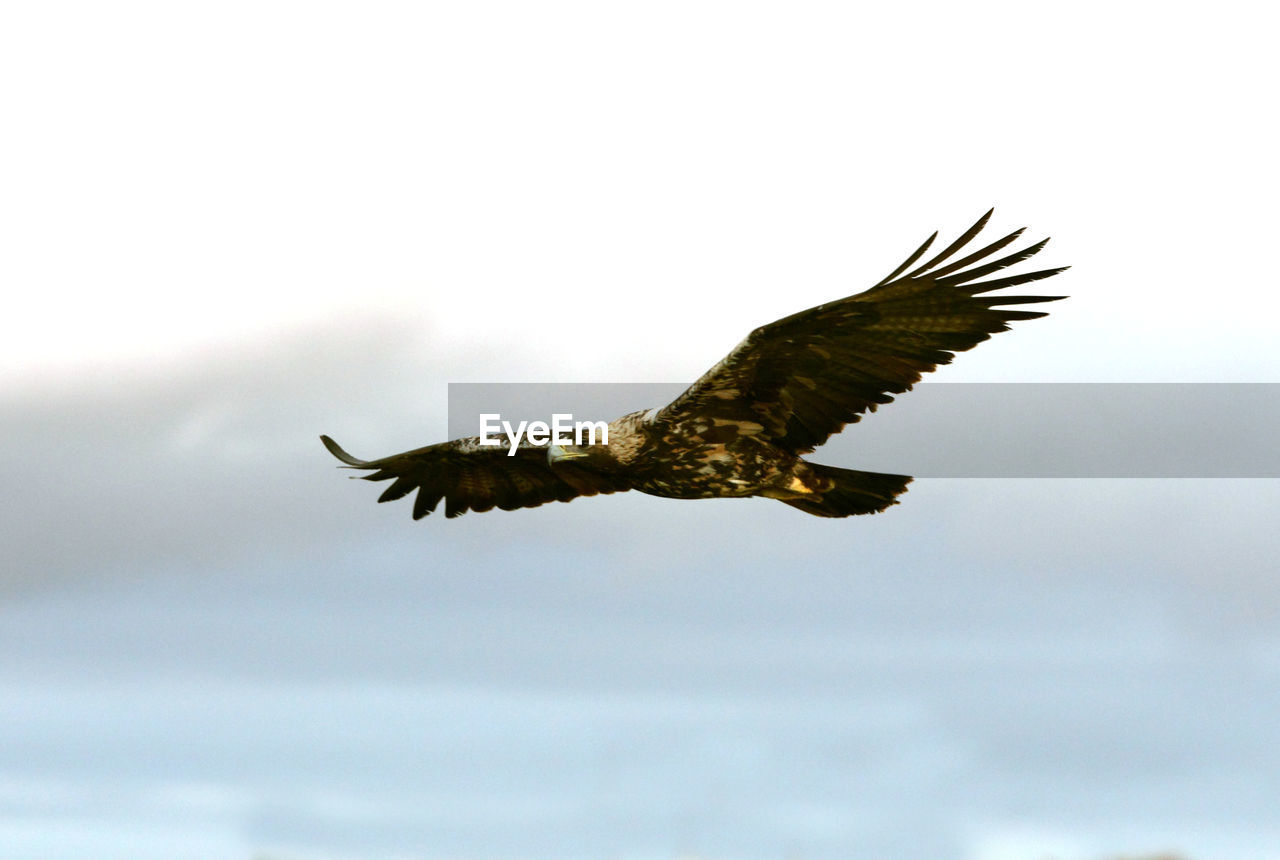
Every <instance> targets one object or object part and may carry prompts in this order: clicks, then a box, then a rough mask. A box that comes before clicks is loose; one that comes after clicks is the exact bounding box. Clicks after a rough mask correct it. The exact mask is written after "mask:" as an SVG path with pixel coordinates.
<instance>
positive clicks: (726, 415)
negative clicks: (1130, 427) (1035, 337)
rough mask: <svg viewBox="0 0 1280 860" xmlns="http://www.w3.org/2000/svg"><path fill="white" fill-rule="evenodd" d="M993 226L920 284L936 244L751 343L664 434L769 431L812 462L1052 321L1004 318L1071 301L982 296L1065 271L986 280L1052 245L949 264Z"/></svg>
mask: <svg viewBox="0 0 1280 860" xmlns="http://www.w3.org/2000/svg"><path fill="white" fill-rule="evenodd" d="M993 211H994V210H993ZM990 217H991V212H990V211H989V212H987V213H986V214H985V215H983V216H982V217H981V218H980V219H978V222H977V223H976V224H974V225H973V226H972V227H970V228H969V229H968V230H966V231H965V233H964V235H962V236H961V237H960V238H959V239H956V241H954V242H952V243H951V244H950V245H949V246H947V248H946V249H945V250H943V251H942V252H941V253H940V254H938V255H937V256H935V257H933V258H932V259H930V260H929V261H928V262H926V263H924V264H923V265H921V266H919V267H918V268H916V269H913V270H912V271H910V272H907V269H908V268H909V267H910V266H911V265H912V264H914V263H915V262H916V260H918V259H920V257H921V256H923V255H924V252H925V251H926V250H927V249H928V248H929V246H930V245H931V244H932V243H933V240H934V239H936V238H937V236H938V234H937V233H934V234H933V235H932V236H930V237H929V238H928V239H926V240H925V242H924V244H923V245H921V246H920V247H919V248H918V249H917V250H916V252H915V253H914V254H912V255H911V256H910V257H908V258H907V260H906V262H904V263H903V264H902V265H901V266H899V267H898V268H896V269H894V270H893V272H892V273H891V274H890V275H889V276H888V277H887V278H885V279H884V280H883V281H881V282H880V283H878V284H876V285H875V286H874V287H872V288H871V289H869V290H867V291H866V292H863V293H859V294H857V295H855V296H849V297H848V298H844V299H839V300H837V301H834V302H828V303H827V304H824V305H819V306H817V307H815V308H810V309H809V310H807V311H801V312H800V313H798V314H793V315H791V316H789V317H786V318H784V319H780V320H778V321H777V322H773V323H770V324H768V325H766V326H761V327H760V328H758V329H756V330H755V331H753V332H751V334H750V335H748V336H747V339H746V340H744V341H743V342H742V343H740V344H739V345H738V346H737V348H735V349H734V350H733V352H731V353H729V355H728V356H726V357H725V358H724V360H722V361H721V362H720V363H719V364H717V365H716V366H715V367H713V368H711V370H709V371H707V372H706V373H705V374H703V376H702V378H701V379H699V380H698V381H697V382H695V383H694V384H693V385H692V386H691V387H690V388H689V389H688V390H687V391H685V392H684V393H683V394H681V395H680V396H679V397H677V398H676V399H675V400H674V401H672V402H671V403H670V404H669V405H667V406H666V407H664V408H663V409H661V410H659V412H658V413H657V415H656V416H655V417H654V422H655V423H656V424H658V425H659V426H661V425H663V424H668V425H670V424H677V423H681V422H683V421H685V420H688V419H692V418H697V417H707V418H719V419H725V420H727V421H730V422H740V421H748V422H752V423H754V424H760V425H762V426H763V428H764V429H763V430H761V431H760V432H759V434H758V435H760V436H762V437H764V438H767V439H769V440H770V441H772V442H773V443H774V444H775V445H778V446H779V447H782V448H785V449H787V450H791V451H795V452H797V453H805V452H808V451H812V450H813V449H814V448H816V447H817V446H818V445H821V444H822V443H823V442H825V441H826V440H827V438H828V437H829V436H831V435H832V434H833V433H836V432H839V430H840V429H841V428H842V427H844V426H845V425H846V424H852V423H854V422H856V421H857V420H858V419H859V418H860V417H861V415H862V413H864V412H868V411H875V408H876V406H877V405H878V404H881V403H890V402H892V401H893V396H892V395H894V394H901V393H902V392H904V391H908V390H910V388H911V386H912V384H913V383H915V382H918V381H919V380H920V376H921V374H924V373H928V372H929V371H931V370H933V369H935V368H936V367H937V366H938V365H939V364H947V363H948V362H950V361H951V359H952V358H953V357H954V354H955V353H957V352H962V351H964V350H966V349H971V348H972V347H973V346H975V345H976V344H979V343H981V342H982V341H984V340H986V339H987V338H989V337H991V334H992V333H993V332H998V331H1007V330H1008V329H1009V326H1008V325H1007V324H1008V323H1009V322H1011V321H1014V320H1026V319H1035V318H1036V317H1042V316H1045V314H1044V313H1041V312H1037V311H1020V310H1006V309H1004V308H1000V307H997V306H998V305H1020V304H1030V303H1035V302H1049V301H1055V300H1057V299H1061V298H1065V297H1064V296H980V295H979V294H980V293H989V292H991V291H992V290H998V289H1001V288H1002V287H1012V286H1016V285H1018V284H1026V283H1029V282H1031V281H1038V280H1040V279H1041V278H1048V277H1050V276H1051V275H1056V274H1057V273H1058V272H1061V271H1063V270H1064V269H1065V268H1067V267H1065V266H1064V267H1063V268H1060V269H1044V270H1041V271H1037V272H1028V273H1026V274H1022V275H1013V276H1010V277H1004V278H996V279H993V280H989V281H981V280H979V279H980V278H984V277H986V276H987V275H990V274H991V273H993V272H996V271H999V270H1000V269H1003V268H1006V267H1007V266H1012V265H1013V264H1014V263H1019V262H1021V261H1023V260H1025V259H1027V258H1028V257H1030V256H1032V255H1033V254H1035V253H1036V252H1038V251H1039V250H1040V249H1041V248H1043V247H1044V246H1045V244H1046V243H1047V242H1048V241H1049V240H1048V239H1045V240H1044V241H1041V242H1038V243H1036V244H1035V245H1032V246H1031V247H1029V248H1026V249H1025V250H1022V251H1018V252H1016V253H1013V254H1010V255H1008V256H1006V257H1000V258H999V259H995V260H990V261H989V262H982V261H984V260H988V259H989V258H990V257H991V256H992V255H994V254H995V253H996V252H997V251H999V250H1000V249H1001V248H1004V247H1005V246H1006V245H1009V244H1010V243H1011V242H1013V241H1014V240H1016V239H1017V238H1018V237H1019V236H1021V235H1022V232H1023V231H1022V230H1015V231H1014V232H1013V233H1010V234H1009V235H1008V236H1005V237H1004V238H1003V239H999V240H997V241H995V242H992V243H991V244H990V245H987V246H986V247H985V248H982V249H980V250H978V251H974V252H973V253H971V254H968V255H967V256H965V257H962V258H961V259H959V260H956V261H955V262H952V263H946V261H947V260H950V259H951V258H952V257H953V256H954V255H955V254H956V252H957V251H959V250H960V249H961V248H963V247H964V246H965V245H967V244H968V243H969V242H970V241H971V240H972V239H973V238H974V237H975V236H977V235H978V232H979V231H980V230H981V229H982V228H983V226H985V225H986V223H987V221H988V219H990ZM1024 229H1025V228H1024ZM944 263H946V265H943V264H944ZM975 264H977V265H975ZM966 266H972V268H969V269H965V267H966ZM962 270H964V271H962ZM903 272H906V274H903Z"/></svg>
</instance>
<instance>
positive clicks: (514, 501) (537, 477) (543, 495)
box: [320, 436, 628, 520]
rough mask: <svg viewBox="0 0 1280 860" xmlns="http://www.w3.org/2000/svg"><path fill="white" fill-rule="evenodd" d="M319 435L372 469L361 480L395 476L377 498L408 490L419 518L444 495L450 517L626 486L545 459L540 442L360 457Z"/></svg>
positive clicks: (473, 440) (453, 445)
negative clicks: (511, 451)
mask: <svg viewBox="0 0 1280 860" xmlns="http://www.w3.org/2000/svg"><path fill="white" fill-rule="evenodd" d="M320 441H322V442H324V446H325V447H326V448H328V449H329V453H330V454H332V455H333V456H335V457H337V458H338V459H339V460H341V461H342V462H344V463H346V464H347V465H348V466H349V467H351V468H353V469H373V470H376V471H374V473H373V474H372V475H361V476H360V477H362V478H364V479H365V480H366V481H386V480H390V479H392V478H394V479H395V481H394V482H393V483H392V484H391V486H390V487H387V489H386V491H384V492H383V494H382V495H381V496H379V497H378V501H379V502H390V501H394V500H396V499H400V498H403V497H405V496H407V495H408V494H409V493H411V492H413V491H414V490H417V491H418V495H417V497H416V498H415V499H414V500H413V518H414V519H415V520H420V519H422V518H423V517H425V516H427V515H428V514H430V513H431V512H432V511H434V510H435V509H436V505H438V504H439V503H440V500H441V499H444V500H445V506H444V514H445V516H446V517H456V516H461V515H462V514H465V513H466V512H467V511H469V510H471V511H476V512H477V513H479V512H482V511H488V510H492V509H493V508H501V509H502V510H504V511H514V510H516V509H517V508H533V507H537V506H538V505H541V504H545V503H546V502H567V501H569V500H571V499H575V498H577V497H578V496H594V495H596V494H597V493H614V492H619V491H621V490H625V489H628V487H627V486H626V485H625V484H624V483H622V482H621V480H620V479H619V478H617V477H614V476H610V475H598V474H594V473H588V472H585V471H583V470H580V469H575V468H573V466H572V464H564V465H561V466H557V467H556V469H555V470H554V471H553V470H552V468H551V466H550V465H548V463H547V449H546V446H542V447H537V446H526V445H522V446H520V447H519V448H517V449H516V454H515V456H514V457H512V456H508V453H507V452H508V448H507V446H505V445H501V446H487V445H480V444H479V439H478V437H475V436H472V437H470V438H466V439H455V440H453V441H452V442H442V443H441V444H439V445H428V446H427V447H426V448H418V449H416V450H414V451H405V452H404V453H403V454H393V455H391V456H390V457H383V458H382V459H380V460H360V459H357V458H355V457H352V456H351V455H350V454H348V453H347V452H346V451H344V450H342V448H341V446H339V445H338V443H337V442H335V441H333V440H332V439H330V438H329V437H328V436H321V437H320Z"/></svg>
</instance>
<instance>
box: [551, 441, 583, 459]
mask: <svg viewBox="0 0 1280 860" xmlns="http://www.w3.org/2000/svg"><path fill="white" fill-rule="evenodd" d="M585 456H587V452H586V451H568V450H565V449H564V448H562V447H561V446H559V445H552V446H551V447H549V448H547V462H548V463H560V462H563V461H565V460H581V459H582V458H583V457H585Z"/></svg>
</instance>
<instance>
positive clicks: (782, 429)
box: [320, 212, 1066, 519]
mask: <svg viewBox="0 0 1280 860" xmlns="http://www.w3.org/2000/svg"><path fill="white" fill-rule="evenodd" d="M991 214H992V213H991V212H987V213H986V214H985V215H983V216H982V217H981V218H980V219H979V220H978V222H977V223H976V224H974V225H973V226H972V227H970V228H969V229H968V230H967V231H965V232H964V234H963V235H961V236H960V238H958V239H956V240H955V241H954V242H952V243H951V244H950V245H948V246H947V247H946V248H945V249H944V250H943V251H941V252H940V253H938V254H936V255H935V256H933V257H932V258H930V259H929V260H928V261H927V262H925V263H923V264H921V265H919V266H916V268H914V269H911V267H912V266H913V265H915V264H916V262H917V261H918V260H919V259H920V258H921V257H923V256H924V254H925V252H926V251H927V250H928V249H929V247H930V246H931V245H932V243H933V240H934V239H936V238H937V235H938V234H937V233H934V234H933V235H932V236H930V237H929V238H928V239H927V240H925V242H924V244H923V245H921V246H920V247H919V248H918V249H917V250H916V251H915V253H913V254H912V255H911V256H910V257H908V258H907V260H906V261H905V262H904V263H903V264H902V265H900V266H898V267H897V268H896V269H894V271H893V272H892V273H890V274H889V276H888V277H886V278H885V279H884V280H882V281H881V282H880V283H878V284H876V285H875V286H874V287H872V288H871V289H869V290H867V291H865V292H862V293H858V294H857V295H854V296H849V297H848V298H844V299H839V300H837V301H834V302H828V303H827V304H824V305H819V306H817V307H815V308H810V309H809V310H806V311H801V312H800V313H798V314H793V315H792V316H789V317H786V318H784V319H780V320H778V321H776V322H772V323H770V324H768V325H766V326H761V327H760V328H758V329H756V330H755V331H753V332H751V334H749V335H748V336H747V338H746V339H745V340H744V341H742V343H740V344H738V346H737V347H736V348H735V349H734V350H733V351H732V352H731V353H729V355H728V356H726V357H725V358H724V359H723V360H721V361H720V362H719V363H718V364H716V366H715V367H713V368H711V370H709V371H707V372H706V373H705V374H703V376H702V377H701V378H700V379H699V380H698V381H697V382H695V383H694V384H693V385H692V386H690V387H689V388H688V390H686V391H685V392H684V393H683V394H681V395H680V396H679V397H677V398H676V399H675V400H674V401H672V402H671V403H669V404H668V405H666V406H664V407H662V408H661V409H651V410H649V411H647V412H634V413H631V414H629V415H624V416H622V417H621V418H619V419H617V420H616V421H614V422H612V423H611V424H610V425H609V434H608V439H609V441H608V444H602V445H589V446H587V445H584V446H563V447H562V446H555V445H551V446H548V445H545V444H544V445H533V444H530V443H528V442H527V441H526V442H523V443H522V444H521V446H520V447H519V449H518V450H517V452H516V454H515V456H508V448H507V447H506V446H505V445H503V446H497V447H488V446H481V445H479V442H478V437H470V438H466V439H457V440H454V441H452V442H444V443H441V444H438V445H431V446H429V447H426V448H419V449H417V450H415V451H408V452H406V453H403V454H395V455H393V456H390V457H384V458H382V459H380V460H371V461H365V460H358V459H356V458H355V457H352V456H351V455H350V454H348V453H346V452H345V451H343V450H342V448H340V447H339V446H338V444H337V443H336V442H334V441H333V440H332V439H330V438H329V437H328V436H321V437H320V438H321V440H322V441H323V442H324V444H325V447H327V448H328V449H329V451H330V452H331V453H333V455H334V456H335V457H337V458H338V459H339V460H341V461H342V462H344V463H346V464H347V465H348V466H349V467H352V468H357V469H369V470H372V474H369V475H365V476H363V477H364V478H366V479H367V480H371V481H383V480H393V483H392V484H391V486H390V487H389V488H388V489H387V490H386V491H385V492H384V493H383V494H382V496H381V497H379V499H378V501H380V502H386V501H391V500H393V499H399V498H402V497H403V496H405V495H408V494H409V493H410V492H412V491H413V490H415V489H416V490H417V491H418V496H417V498H416V499H415V501H414V505H413V516H414V519H419V518H421V517H424V516H426V515H427V514H429V513H431V511H433V510H435V508H436V506H437V505H438V504H439V502H440V500H441V499H444V502H445V515H446V516H448V517H455V516H458V515H460V514H463V513H465V512H466V511H468V510H472V511H487V510H491V509H492V508H495V507H496V508H501V509H502V510H514V509H516V508H525V507H534V506H536V505H541V504H543V503H545V502H551V501H561V502H567V501H569V500H571V499H574V498H577V497H578V496H594V495H596V494H598V493H615V492H621V491H624V490H639V491H640V492H644V493H649V494H651V495H656V496H664V497H668V498H681V499H701V498H714V497H740V496H767V497H769V498H775V499H780V500H781V501H784V502H786V503H787V504H789V505H791V506H792V507H795V508H798V509H799V510H802V511H805V512H806V513H810V514H814V515H815V516H824V517H846V516H850V515H853V514H866V513H875V512H878V511H882V510H884V509H885V508H887V507H888V506H889V505H892V504H896V497H897V496H898V495H899V494H900V493H902V492H903V491H904V490H905V489H906V485H907V484H908V483H910V481H911V478H909V477H907V476H905V475H885V474H879V473H875V472H859V471H855V470H851V469H839V468H835V467H831V466H822V465H819V464H817V463H810V462H807V461H805V460H802V459H801V458H800V455H801V454H806V453H808V452H810V451H812V450H813V449H814V448H816V447H817V446H818V445H821V444H822V443H823V442H825V441H826V440H827V439H828V438H829V437H830V436H831V435H832V434H833V433H837V432H839V431H840V429H841V428H843V427H844V426H845V425H846V424H852V423H854V422H856V421H858V420H859V419H860V418H861V417H862V415H863V414H864V413H866V412H874V411H875V409H876V407H877V406H879V405H880V404H883V403H890V402H892V401H893V395H895V394H901V393H902V392H904V391H908V390H910V388H911V386H912V385H913V384H914V383H916V382H918V381H919V380H920V377H921V375H922V374H924V373H928V372H929V371H931V370H933V369H935V368H936V367H937V366H938V365H940V364H947V363H949V362H950V361H951V359H952V358H953V357H954V354H955V353H957V352H963V351H964V350H967V349H972V348H973V347H974V346H976V345H977V344H979V343H981V342H982V341H984V340H986V339H987V338H989V337H990V336H991V335H992V334H993V333H995V332H1000V331H1007V330H1008V328H1009V326H1008V323H1010V322H1013V321H1017V320H1028V319H1035V318H1036V317H1042V316H1045V314H1044V313H1043V312H1040V311H1026V310H1009V309H1006V308H1004V307H1001V306H1003V305H1021V304H1034V303H1039V302H1049V301H1056V300H1058V299H1061V298H1064V296H1005V295H1001V296H988V295H984V294H986V293H990V292H992V291H994V290H999V289H1002V288H1005V287H1012V286H1017V285H1020V284H1026V283H1030V282H1032V281H1038V280H1041V279H1042V278H1048V277H1051V276H1052V275H1056V274H1058V273H1059V272H1061V271H1064V269H1065V268H1066V267H1063V268H1058V269H1043V270H1040V271H1035V272H1028V273H1025V274H1021V275H1012V276H1007V277H1002V278H995V279H992V280H987V281H983V280H980V279H981V278H984V277H987V276H988V275H991V274H993V273H995V272H997V271H999V270H1001V269H1004V268H1007V267H1008V266H1012V265H1013V264H1015V263H1019V262H1021V261H1023V260H1026V259H1027V258H1029V257H1031V256H1032V255H1034V254H1036V253H1037V252H1039V251H1040V249H1041V248H1043V247H1044V246H1045V244H1046V243H1047V242H1048V241H1049V240H1048V239H1045V240H1043V241H1041V242H1038V243H1036V244H1034V245H1031V246H1030V247H1028V248H1025V249H1023V250H1021V251H1017V252H1015V253H1012V254H1009V255H1007V256H1004V257H999V258H997V259H991V258H992V257H993V256H994V255H995V254H996V253H997V252H998V251H1000V250H1001V249H1003V248H1005V247H1006V246H1008V245H1009V244H1011V243H1012V242H1014V241H1015V240H1016V239H1017V238H1018V237H1019V236H1021V235H1022V232H1023V231H1022V230H1015V231H1014V232H1013V233H1010V234H1009V235H1007V236H1005V237H1003V238H1001V239H998V240H996V241H995V242H992V243H991V244H989V245H987V246H985V247H983V248H981V249H979V250H977V251H973V252H971V253H969V254H967V255H965V256H963V257H960V258H959V259H955V260H952V258H953V257H955V256H956V254H957V253H958V252H960V251H961V250H962V249H963V248H965V247H966V246H967V245H968V244H969V242H971V241H972V240H973V239H974V238H975V237H976V236H977V235H978V233H979V232H980V231H981V230H982V228H983V227H984V226H985V225H986V223H987V221H988V220H989V219H990V217H991ZM966 267H970V268H966ZM908 269H911V270H910V271H908ZM904 273H905V274H904Z"/></svg>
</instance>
